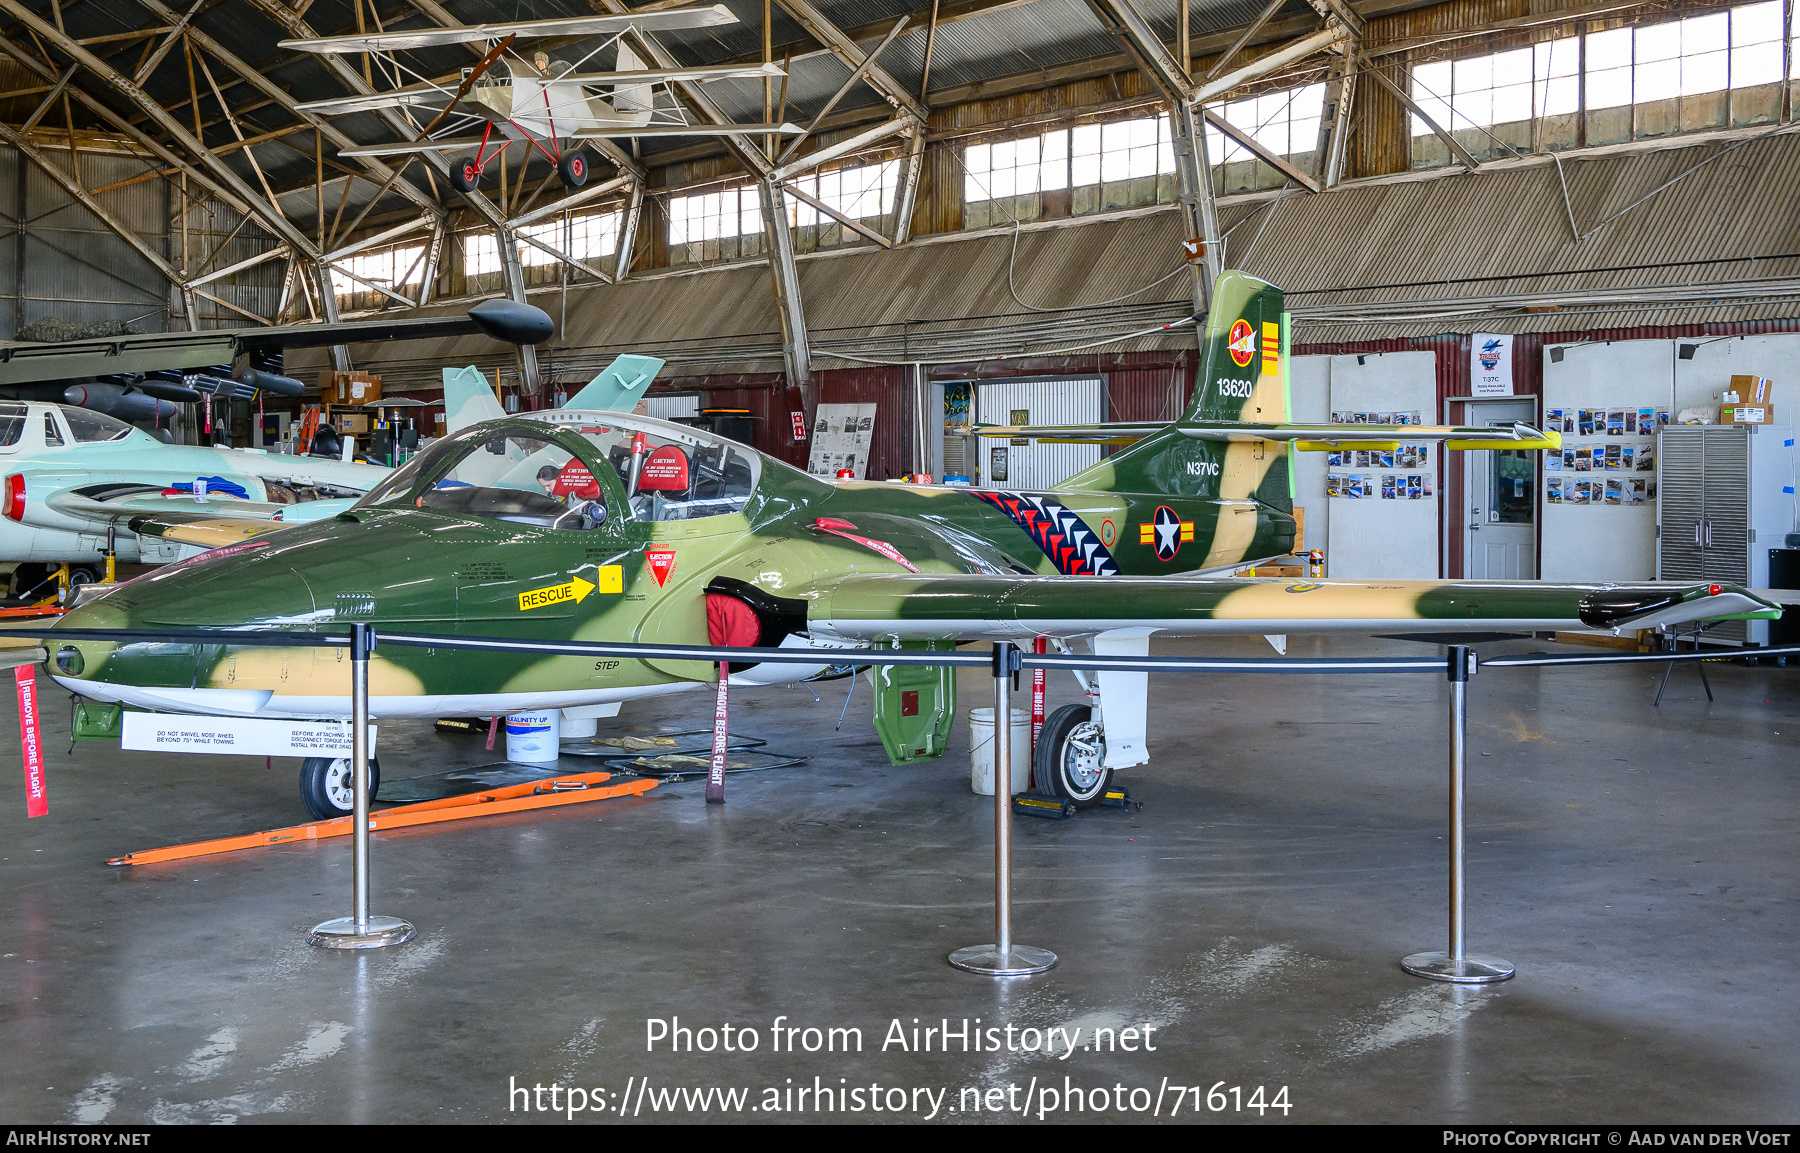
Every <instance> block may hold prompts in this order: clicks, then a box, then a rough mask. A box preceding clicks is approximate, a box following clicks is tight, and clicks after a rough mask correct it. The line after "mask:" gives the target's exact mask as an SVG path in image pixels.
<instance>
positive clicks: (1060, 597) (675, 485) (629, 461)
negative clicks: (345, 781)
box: [48, 272, 1780, 804]
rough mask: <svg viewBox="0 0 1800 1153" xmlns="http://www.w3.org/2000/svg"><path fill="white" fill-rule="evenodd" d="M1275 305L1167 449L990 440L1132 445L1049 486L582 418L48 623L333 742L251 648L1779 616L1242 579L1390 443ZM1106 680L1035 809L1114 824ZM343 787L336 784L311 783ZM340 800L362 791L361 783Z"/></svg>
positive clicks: (1669, 595) (1128, 430) (101, 661)
mask: <svg viewBox="0 0 1800 1153" xmlns="http://www.w3.org/2000/svg"><path fill="white" fill-rule="evenodd" d="M1287 333H1288V324H1287V320H1286V317H1285V316H1284V314H1283V312H1282V294H1281V292H1280V290H1279V289H1277V288H1275V287H1274V286H1273V285H1270V284H1266V283H1264V282H1262V281H1259V280H1256V279H1254V278H1252V277H1250V276H1246V275H1244V274H1242V273H1238V272H1228V273H1225V274H1224V275H1222V276H1221V277H1220V278H1219V281H1218V284H1217V286H1216V289H1215V292H1214V295H1213V305H1212V310H1211V313H1210V315H1209V316H1208V318H1207V320H1206V325H1205V330H1204V335H1203V338H1202V343H1203V347H1202V353H1201V374H1200V380H1199V387H1198V388H1197V390H1196V393H1195V396H1194V399H1193V402H1192V404H1191V405H1190V406H1189V408H1188V410H1187V411H1186V412H1185V413H1184V414H1183V415H1182V416H1181V418H1180V419H1179V420H1176V421H1175V422H1173V423H1172V424H1167V425H1160V426H1153V425H1111V426H1104V427H1098V428H1057V429H1033V428H1025V429H1008V430H996V431H999V432H1001V434H1002V435H1006V436H1021V435H1022V436H1026V437H1031V436H1041V437H1043V438H1045V439H1079V438H1092V439H1097V440H1115V441H1117V440H1128V441H1131V443H1130V445H1129V447H1125V448H1122V449H1120V450H1118V451H1116V452H1115V453H1114V454H1113V455H1112V456H1110V457H1108V458H1106V459H1104V460H1102V461H1100V463H1098V464H1096V465H1094V466H1093V467H1091V468H1089V469H1087V470H1086V471H1084V472H1080V473H1077V474H1076V475H1074V476H1072V477H1070V478H1068V480H1066V481H1064V482H1063V483H1062V484H1061V485H1059V486H1058V487H1057V489H1056V490H1054V491H1047V492H1019V491H1012V490H1005V489H992V488H981V489H971V488H958V487H942V486H930V485H887V484H871V483H862V482H848V483H836V484H834V483H830V482H827V481H823V480H820V479H819V478H816V477H812V476H808V475H807V474H805V473H803V472H800V471H798V470H796V469H793V468H790V467H789V466H788V465H786V464H783V463H781V462H780V461H777V460H775V459H773V458H771V457H768V456H765V455H763V454H762V453H759V452H755V451H753V450H751V449H749V448H746V447H745V446H743V445H741V444H737V443H733V442H731V441H727V440H722V439H719V438H716V437H713V436H710V435H708V434H706V433H704V432H701V431H698V430H695V429H692V428H687V427H684V426H682V425H678V424H671V423H666V422H663V421H659V420H654V419H650V418H648V417H639V416H630V415H624V414H619V413H598V412H582V411H569V410H560V411H552V412H547V413H533V414H530V415H529V416H515V417H507V418H503V419H499V420H488V421H483V422H481V423H479V424H476V425H474V426H472V427H470V428H467V429H464V430H463V431H462V432H460V433H457V434H455V435H453V436H448V437H445V438H444V439H443V440H442V441H440V442H438V443H437V444H435V445H433V446H432V447H431V448H430V449H429V450H427V451H425V452H423V453H421V454H420V455H419V456H418V457H416V458H415V459H413V460H412V461H410V462H409V463H407V464H406V465H405V466H404V467H403V468H400V469H399V470H397V471H396V472H395V473H394V474H393V475H392V476H391V477H389V478H388V479H387V480H386V481H384V482H383V483H382V484H381V485H380V486H379V487H377V488H376V489H375V490H374V491H372V492H370V493H369V494H368V495H367V496H366V497H364V498H363V499H362V500H361V501H360V502H358V503H357V505H356V506H355V507H354V508H353V509H351V510H350V511H349V512H348V513H347V514H345V515H343V516H340V517H338V518H336V519H334V520H330V521H323V522H319V523H316V524H311V525H301V526H299V527H296V528H293V529H290V530H286V531H284V532H282V533H280V534H278V535H277V536H273V537H270V538H268V539H267V540H266V541H263V542H256V541H252V542H250V543H249V544H247V545H243V546H239V547H236V548H230V549H219V550H216V551H214V552H211V553H207V554H204V555H202V556H199V557H197V558H195V559H193V560H190V561H185V562H182V563H180V564H177V565H174V566H171V567H169V568H165V569H162V570H160V571H158V572H156V573H152V574H149V575H147V576H143V577H140V578H138V579H136V580H134V581H131V582H129V583H126V584H123V585H120V586H119V587H118V589H117V590H116V591H114V592H112V593H110V594H108V595H106V596H104V597H101V598H100V599H98V600H95V601H93V602H91V603H89V604H87V605H85V606H84V607H82V608H80V609H77V610H76V611H75V612H72V613H69V614H67V615H65V616H64V617H62V618H61V619H60V621H59V622H58V626H57V627H58V628H63V627H70V628H169V627H178V628H217V629H218V630H219V637H218V640H217V642H215V643H208V644H195V645H188V644H170V643H134V644H114V643H108V642H101V641H95V640H87V639H72V640H71V641H69V642H68V643H58V642H57V641H55V640H52V641H50V642H49V644H48V647H49V650H50V653H51V656H50V666H51V672H52V675H53V676H55V678H56V680H57V681H58V683H60V684H62V685H63V686H65V687H66V688H68V689H70V690H71V691H73V692H76V693H79V694H81V695H83V696H86V697H89V698H92V699H94V700H96V701H102V702H122V703H123V704H125V705H129V706H135V707H138V708H143V709H154V710H164V711H171V712H187V713H204V714H213V715H235V716H251V717H274V718H331V717H342V716H344V715H345V714H346V712H347V711H348V710H349V708H350V700H349V691H350V679H349V678H350V663H349V661H348V660H347V659H345V658H344V655H343V653H342V651H341V650H325V649H318V650H313V649H302V648H281V647H273V646H266V645H259V644H258V643H257V641H256V639H255V638H254V637H252V636H241V637H235V638H234V637H233V635H232V631H231V630H233V629H238V628H263V629H289V630H301V631H311V630H318V629H326V628H340V629H341V628H342V627H343V626H344V625H345V624H346V623H349V622H352V621H368V622H370V623H372V624H374V625H375V626H376V627H377V629H378V630H379V631H386V632H389V633H396V632H405V633H414V634H424V635H434V636H453V637H462V638H480V637H512V638H526V639H542V640H559V641H560V640H568V639H576V640H586V641H612V642H618V641H643V642H653V643H660V644H708V643H712V644H716V645H721V646H732V647H743V646H751V645H762V646H784V647H789V648H805V649H811V650H817V652H818V654H819V664H818V665H817V666H813V667H804V666H797V665H789V664H780V665H773V664H769V663H762V664H747V665H738V664H733V665H732V666H731V672H730V676H731V678H732V680H733V682H734V683H743V684H749V685H758V684H778V683H782V682H787V681H792V680H796V679H799V678H802V677H805V676H809V675H812V674H814V673H816V672H817V671H818V670H819V669H821V668H823V667H825V666H827V665H829V664H835V663H839V662H843V661H844V660H846V658H847V657H848V659H852V660H853V659H854V655H853V654H847V653H846V652H845V651H844V650H845V649H847V648H848V649H854V648H857V647H867V646H883V647H892V646H895V645H902V646H905V647H908V648H918V649H924V648H933V647H935V648H938V649H947V648H949V647H951V646H954V645H956V644H957V643H959V642H963V641H971V640H981V639H992V640H1001V639H1005V640H1012V641H1015V642H1020V643H1029V642H1030V641H1031V640H1032V639H1033V638H1034V637H1037V636H1046V637H1049V638H1052V639H1053V640H1054V641H1055V642H1056V643H1057V644H1059V645H1066V644H1069V643H1070V642H1077V641H1080V642H1086V643H1087V644H1089V645H1091V647H1092V650H1093V651H1094V652H1095V653H1101V654H1133V655H1134V654H1142V653H1145V652H1147V651H1148V647H1149V643H1150V638H1151V637H1152V636H1219V635H1252V636H1255V635H1267V634H1284V633H1316V632H1336V633H1395V632H1432V633H1443V632H1453V631H1457V630H1469V629H1480V630H1484V631H1491V630H1494V629H1516V630H1536V629H1603V630H1613V629H1617V630H1623V629H1637V628H1653V627H1657V626H1667V625H1674V624H1678V623H1683V622H1687V621H1694V620H1703V619H1716V618H1727V617H1756V618H1772V617H1774V616H1776V615H1778V614H1779V612H1780V609H1779V607H1778V606H1776V605H1774V604H1772V603H1770V602H1768V601H1765V600H1763V599H1761V598H1759V597H1757V596H1754V595H1752V594H1750V593H1748V592H1746V591H1744V590H1743V589H1740V588H1736V587H1733V586H1730V585H1712V584H1702V585H1683V584H1641V585H1610V584H1559V583H1548V582H1538V581H1446V580H1375V581H1361V580H1304V581H1303V580H1293V579H1267V578H1247V577H1239V576H1234V575H1230V574H1232V573H1233V572H1234V571H1235V570H1237V569H1238V568H1240V567H1243V566H1245V565H1248V564H1252V563H1254V562H1256V561H1257V560H1258V559H1260V558H1265V557H1273V556H1279V555H1281V554H1283V553H1285V552H1286V551H1287V550H1288V549H1289V548H1291V547H1292V545H1293V540H1294V518H1293V515H1292V512H1291V510H1292V508H1293V487H1292V486H1293V479H1292V473H1291V471H1290V468H1289V461H1290V453H1291V452H1293V451H1296V450H1298V451H1307V450H1314V451H1317V450H1324V449H1327V448H1329V447H1331V446H1334V445H1338V444H1362V445H1365V446H1369V445H1377V446H1378V445H1379V444H1380V443H1381V442H1383V441H1387V440H1390V439H1391V438H1393V437H1394V435H1395V433H1394V432H1393V430H1392V429H1391V427H1385V426H1364V427H1359V426H1354V425H1301V424H1294V423H1290V422H1288V421H1287V412H1288V401H1287V370H1288V356H1287V350H1286V345H1287ZM1405 437H1406V439H1407V440H1409V441H1415V440H1426V441H1437V442H1441V443H1443V444H1444V445H1445V446H1446V447H1448V448H1458V449H1497V448H1522V447H1523V448H1550V447H1553V446H1556V445H1557V444H1558V443H1559V438H1558V437H1557V435H1556V434H1555V433H1545V432H1540V431H1538V430H1536V429H1533V428H1530V427H1527V426H1525V425H1514V426H1512V427H1508V428H1443V427H1430V426H1424V427H1421V426H1409V427H1408V428H1407V429H1406V430H1405ZM950 672H951V670H946V669H932V668H922V669H921V668H900V667H895V668H890V669H888V670H887V671H884V672H883V673H882V674H881V675H880V676H879V677H878V678H877V679H876V702H875V727H876V731H877V732H878V733H879V734H880V736H881V738H882V741H883V744H884V745H885V747H886V749H887V751H888V754H889V756H890V757H892V758H893V759H895V760H896V761H910V760H916V759H921V758H929V757H933V756H940V755H942V753H943V752H944V748H945V742H946V739H947V737H948V735H949V731H950V725H951V722H952V719H953V718H954V716H955V711H956V710H955V681H954V679H953V678H952V677H951V675H950ZM716 676H717V673H716V671H715V666H713V665H712V664H709V663H706V662H701V661H680V660H665V659H660V658H658V659H641V660H640V659H607V660H600V661H595V660H594V659H592V658H591V657H590V658H582V657H575V656H555V655H540V654H533V653H529V652H502V651H469V650H459V649H452V648H441V647H440V648H423V647H411V646H401V645H393V644H384V645H382V646H381V647H380V648H379V650H378V651H377V652H376V653H375V654H374V657H373V659H372V660H371V663H370V670H369V684H370V688H369V694H370V701H369V705H370V713H371V715H373V716H377V717H431V716H444V715H468V714H478V715H490V716H491V715H495V714H501V713H511V712H515V711H526V710H546V709H563V710H566V711H568V712H569V714H570V715H572V716H590V717H591V716H594V715H597V713H596V711H594V710H598V709H603V708H607V707H616V706H617V704H618V703H619V702H622V701H628V700H632V699H635V698H640V697H647V696H655V695H661V694H667V693H676V692H681V691H683V690H687V689H692V688H695V687H696V686H699V685H703V684H708V683H712V682H713V681H714V680H715V678H716ZM1084 684H1085V685H1086V686H1087V687H1088V689H1089V690H1090V692H1092V694H1093V698H1092V699H1097V700H1098V707H1097V708H1093V707H1090V706H1088V705H1071V706H1068V707H1066V708H1064V709H1061V710H1059V711H1058V712H1057V713H1055V714H1054V715H1052V717H1051V718H1050V719H1049V722H1048V724H1047V725H1046V728H1045V731H1044V735H1043V736H1042V737H1041V738H1040V741H1039V744H1038V761H1037V764H1036V766H1035V778H1036V782H1037V787H1038V788H1040V789H1048V790H1052V791H1054V792H1057V793H1061V794H1062V795H1064V796H1067V797H1069V798H1071V799H1072V800H1074V801H1075V803H1076V804H1091V803H1095V802H1097V801H1098V800H1099V799H1100V797H1101V795H1102V791H1103V789H1104V788H1105V786H1106V784H1107V783H1108V780H1109V778H1110V776H1111V774H1112V772H1113V771H1114V770H1116V769H1122V768H1125V767H1127V766H1132V765H1138V764H1142V763H1144V762H1145V761H1146V760H1147V759H1148V753H1147V749H1146V731H1145V730H1146V723H1147V714H1146V705H1145V700H1146V695H1147V694H1146V684H1145V674H1142V673H1112V672H1102V673H1100V674H1099V675H1098V676H1096V677H1093V678H1091V679H1088V678H1084ZM320 771H321V772H323V771H324V770H323V769H321V770H320ZM340 775H341V774H340Z"/></svg>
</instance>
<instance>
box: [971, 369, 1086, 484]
mask: <svg viewBox="0 0 1800 1153" xmlns="http://www.w3.org/2000/svg"><path fill="white" fill-rule="evenodd" d="M1106 393H1107V389H1106V381H1105V380H1104V379H1102V378H1099V377H1092V376H1090V377H1064V378H1062V379H1058V380H1029V379H1027V380H1020V379H1016V378H1015V379H1002V380H988V381H981V382H979V383H977V384H976V386H975V422H976V423H977V424H1015V423H1017V424H1041V425H1058V424H1074V425H1081V424H1095V423H1098V422H1100V421H1103V420H1105V419H1106ZM997 447H999V445H998V443H997V442H993V441H990V442H987V444H986V445H985V446H984V448H986V449H989V450H990V451H991V449H992V448H997ZM1007 447H1008V449H1009V451H1008V454H1007V455H1008V458H1009V459H1008V462H1007V476H1006V481H1005V483H1006V484H1007V486H1008V487H1012V488H1031V489H1044V488H1053V487H1055V486H1056V485H1058V484H1060V483H1061V482H1062V481H1063V480H1064V478H1066V477H1070V476H1073V475H1075V474H1076V473H1078V472H1080V471H1081V470H1083V469H1085V468H1090V467H1092V466H1093V465H1096V464H1099V463H1100V446H1099V445H1097V444H1042V443H1039V444H1027V445H1010V446H1007ZM985 463H986V462H985V460H984V464H985ZM988 472H989V469H988V468H987V467H984V468H983V469H982V475H983V476H987V475H988Z"/></svg>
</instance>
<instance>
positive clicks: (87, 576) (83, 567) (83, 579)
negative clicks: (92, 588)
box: [69, 564, 106, 588]
mask: <svg viewBox="0 0 1800 1153" xmlns="http://www.w3.org/2000/svg"><path fill="white" fill-rule="evenodd" d="M105 575H106V574H105V572H104V571H102V570H101V569H98V568H95V567H94V566H93V565H91V564H78V565H76V566H75V567H73V568H71V569H70V570H69V587H71V588H79V587H80V586H82V585H91V584H99V583H100V578H101V577H103V576H105Z"/></svg>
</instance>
